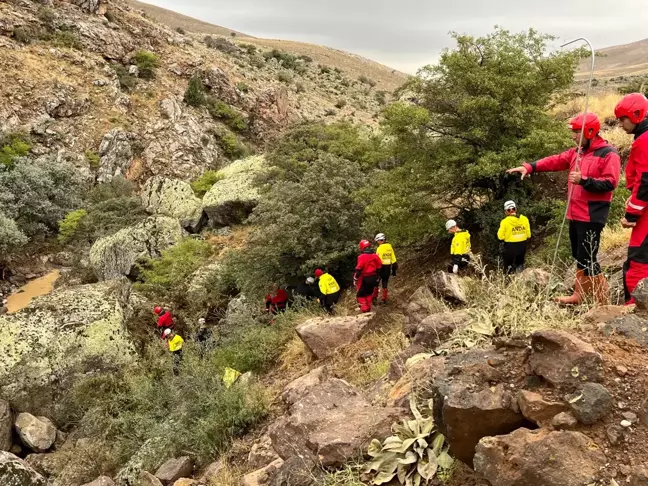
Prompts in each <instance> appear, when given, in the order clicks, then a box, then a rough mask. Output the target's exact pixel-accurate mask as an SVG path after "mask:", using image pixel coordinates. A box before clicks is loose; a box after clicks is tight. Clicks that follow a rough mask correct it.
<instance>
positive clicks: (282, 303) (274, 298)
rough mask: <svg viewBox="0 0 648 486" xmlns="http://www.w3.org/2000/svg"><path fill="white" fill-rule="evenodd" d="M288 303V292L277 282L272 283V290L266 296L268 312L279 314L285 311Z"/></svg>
mask: <svg viewBox="0 0 648 486" xmlns="http://www.w3.org/2000/svg"><path fill="white" fill-rule="evenodd" d="M287 305H288V292H286V291H285V290H284V289H282V288H281V287H279V286H278V285H276V284H275V285H272V286H271V287H270V291H269V292H268V294H266V297H265V307H266V312H268V313H269V314H272V315H277V314H278V313H280V312H285V311H286V306H287Z"/></svg>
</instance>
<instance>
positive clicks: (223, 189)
mask: <svg viewBox="0 0 648 486" xmlns="http://www.w3.org/2000/svg"><path fill="white" fill-rule="evenodd" d="M263 168H264V158H263V157H262V156H254V157H248V158H247V159H243V160H238V161H236V162H233V163H232V164H230V165H228V166H227V167H225V168H224V169H221V170H220V173H221V174H222V176H223V179H222V180H220V181H218V182H216V184H214V185H213V186H212V187H211V189H210V190H209V192H207V194H205V197H204V198H203V209H204V211H205V212H206V213H207V216H208V217H209V223H210V225H211V226H213V227H223V226H230V225H233V224H239V223H241V222H243V221H245V220H246V219H247V217H248V216H249V215H250V213H251V212H252V210H253V209H254V208H255V206H256V205H257V203H258V201H259V191H258V190H257V188H256V187H255V185H254V178H255V176H256V175H257V174H259V173H260V172H261V171H262V170H263Z"/></svg>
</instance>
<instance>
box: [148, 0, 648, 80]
mask: <svg viewBox="0 0 648 486" xmlns="http://www.w3.org/2000/svg"><path fill="white" fill-rule="evenodd" d="M149 1H150V2H151V3H154V4H155V5H158V6H161V7H164V8H169V9H171V10H175V11H177V12H180V13H183V14H186V15H190V16H192V17H196V18H199V19H201V20H204V21H207V22H212V23H214V24H217V25H222V26H224V27H229V28H231V29H235V30H238V31H242V32H246V33H248V34H250V35H255V36H258V37H268V38H276V39H290V40H297V41H303V42H312V43H318V44H325V45H327V46H330V47H334V48H337V49H343V50H346V51H350V52H354V53H357V54H360V55H364V56H366V57H369V58H371V59H374V60H376V61H378V62H382V63H384V64H387V65H389V66H392V67H394V68H397V69H401V70H403V71H407V72H415V71H416V69H417V68H418V67H421V66H423V65H425V64H427V63H430V62H433V61H434V60H435V59H436V58H437V57H438V55H439V53H440V51H441V50H442V49H443V48H444V47H451V46H452V40H451V39H450V37H449V36H448V32H449V31H458V32H462V33H467V34H471V35H483V34H486V33H488V32H490V31H492V29H493V26H494V25H496V24H497V25H501V26H503V27H505V28H507V29H510V30H513V31H520V30H526V29H528V28H530V27H533V28H535V29H537V30H539V31H541V32H546V33H550V34H554V35H556V36H558V37H560V38H561V39H571V38H573V37H581V36H586V37H589V38H590V40H592V42H593V43H594V44H595V47H597V48H603V47H607V46H610V45H616V44H623V43H628V42H633V41H635V40H639V39H641V38H643V37H645V36H646V35H647V34H646V30H645V26H646V24H648V8H646V6H645V0H615V1H614V2H610V1H609V0H540V1H534V2H528V1H527V2H525V1H522V0H503V1H487V0H455V1H452V0H451V1H444V2H439V1H438V0H433V1H430V0H428V1H425V0H399V1H387V0H320V1H317V2H314V1H312V0H221V1H219V2H217V3H216V2H214V3H212V2H209V3H207V2H205V1H203V0H149Z"/></svg>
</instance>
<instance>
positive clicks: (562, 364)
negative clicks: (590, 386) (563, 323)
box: [529, 331, 603, 386]
mask: <svg viewBox="0 0 648 486" xmlns="http://www.w3.org/2000/svg"><path fill="white" fill-rule="evenodd" d="M531 347H532V349H533V352H532V353H531V356H530V358H529V371H530V372H531V373H533V374H536V375H538V376H542V377H543V378H544V379H545V380H547V381H548V382H549V383H551V384H552V385H554V386H577V385H579V384H581V383H583V382H585V381H592V382H596V381H600V380H601V377H602V373H603V358H602V357H601V355H600V354H599V353H597V352H596V351H595V350H594V348H593V347H592V346H591V345H590V344H588V343H586V342H585V341H582V340H581V339H578V338H577V337H575V336H572V335H571V334H569V333H567V332H564V331H537V332H534V333H533V334H532V335H531Z"/></svg>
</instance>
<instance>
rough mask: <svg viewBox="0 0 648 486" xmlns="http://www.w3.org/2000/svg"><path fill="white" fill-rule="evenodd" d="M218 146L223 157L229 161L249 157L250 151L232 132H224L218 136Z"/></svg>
mask: <svg viewBox="0 0 648 486" xmlns="http://www.w3.org/2000/svg"><path fill="white" fill-rule="evenodd" d="M218 145H220V148H221V149H223V152H224V153H225V155H226V156H227V157H228V158H230V159H240V158H243V157H245V156H247V155H249V153H250V150H249V149H248V148H247V146H246V145H245V144H244V143H243V142H241V140H240V139H239V138H238V137H237V136H236V135H235V134H234V133H232V132H225V133H223V134H222V135H219V138H218Z"/></svg>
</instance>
